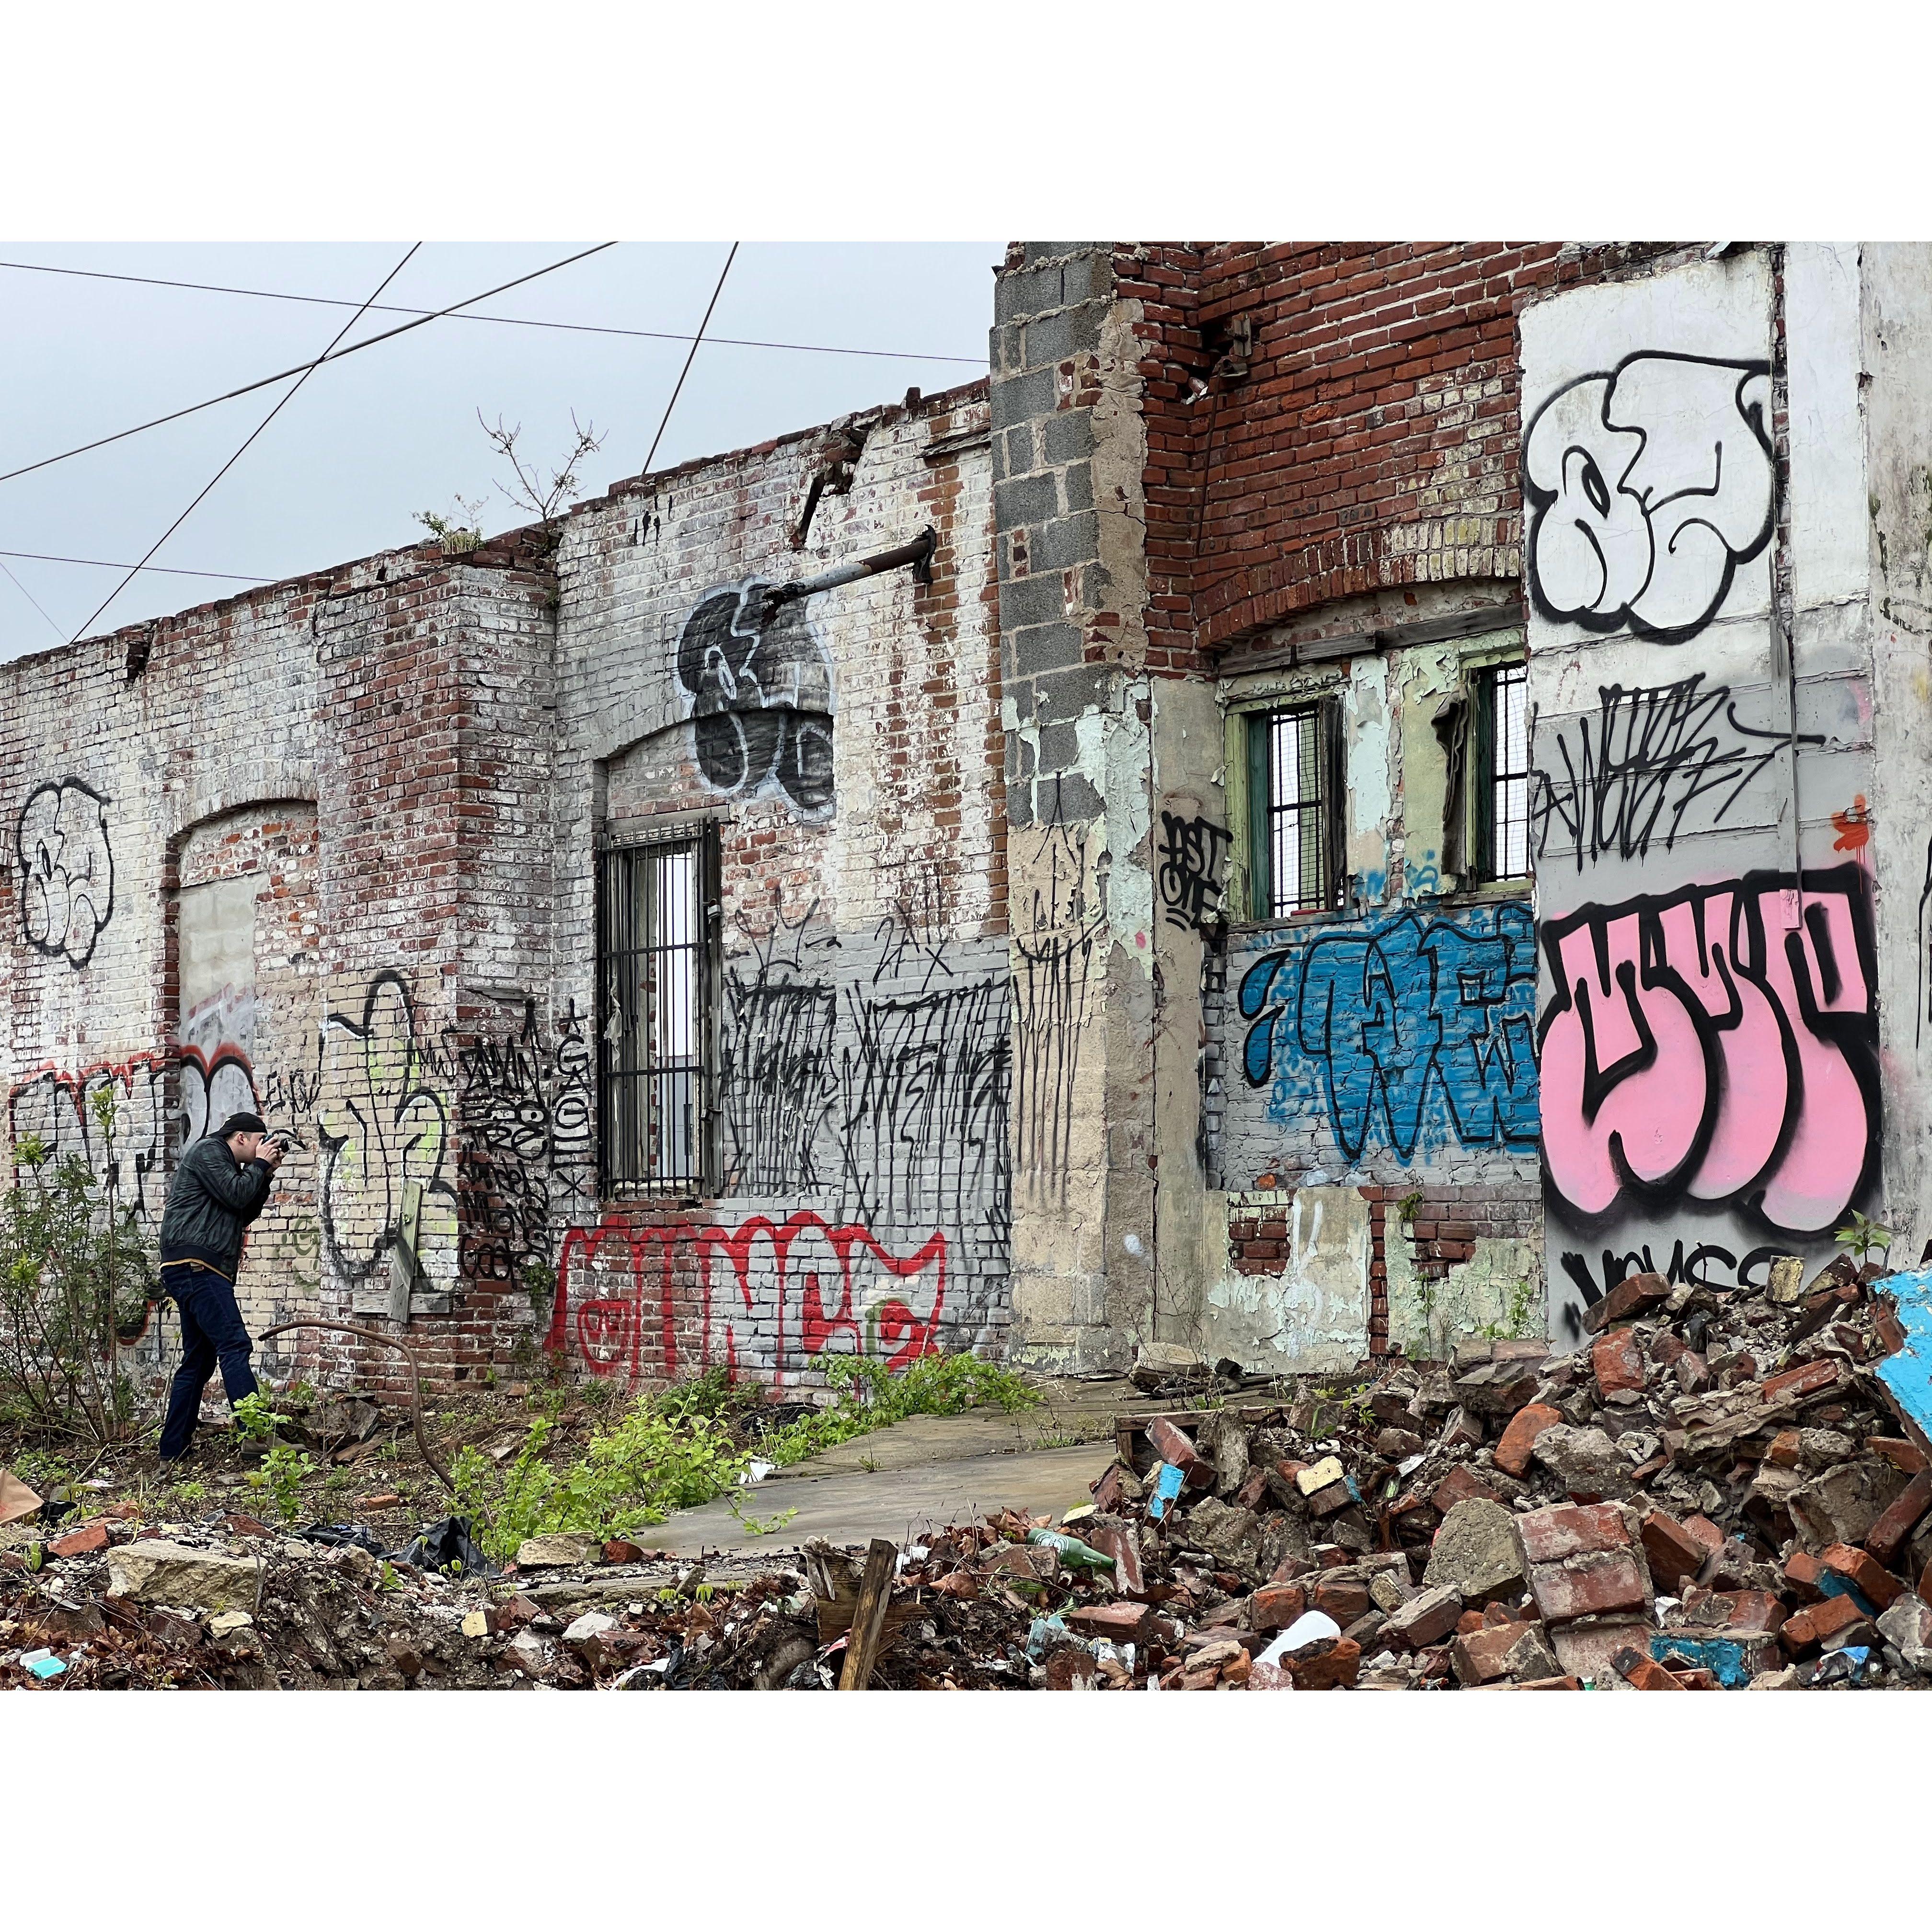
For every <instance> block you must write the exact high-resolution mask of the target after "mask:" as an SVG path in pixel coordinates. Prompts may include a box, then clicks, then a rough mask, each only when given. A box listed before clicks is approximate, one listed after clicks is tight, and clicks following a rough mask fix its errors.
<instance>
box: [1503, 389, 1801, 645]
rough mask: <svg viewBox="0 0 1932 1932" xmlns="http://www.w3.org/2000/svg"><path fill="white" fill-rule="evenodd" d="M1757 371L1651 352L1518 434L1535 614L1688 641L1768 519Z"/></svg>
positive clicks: (1767, 460)
mask: <svg viewBox="0 0 1932 1932" xmlns="http://www.w3.org/2000/svg"><path fill="white" fill-rule="evenodd" d="M1770 413H1771V368H1770V365H1769V364H1768V363H1766V362H1718V361H1715V360H1714V359H1712V358H1710V357H1708V356H1679V355H1674V354H1667V353H1664V352H1662V351H1646V352H1643V353H1638V354H1637V355H1633V356H1625V358H1624V359H1623V360H1622V362H1619V364H1618V365H1616V368H1614V369H1604V370H1598V371H1592V373H1591V374H1589V375H1586V376H1579V377H1577V378H1576V379H1575V380H1574V381H1573V382H1570V383H1565V385H1564V386H1563V387H1562V389H1559V390H1558V391H1556V393H1555V394H1554V395H1551V396H1549V397H1547V398H1545V399H1544V401H1543V402H1542V403H1541V404H1539V405H1538V407H1537V409H1536V410H1535V412H1534V413H1532V415H1531V416H1530V419H1529V427H1528V428H1526V429H1525V431H1523V497H1524V500H1525V502H1526V504H1527V505H1528V507H1529V512H1530V524H1529V541H1528V542H1527V544H1526V546H1525V550H1526V557H1525V561H1526V563H1527V564H1528V566H1529V590H1530V596H1531V598H1532V601H1533V602H1534V603H1535V606H1536V608H1537V610H1538V612H1539V613H1541V615H1542V616H1544V617H1545V618H1547V619H1549V620H1550V622H1559V623H1560V622H1569V623H1574V624H1577V625H1580V627H1581V628H1583V629H1584V630H1586V631H1592V632H1595V633H1598V634H1602V633H1604V632H1607V631H1619V630H1622V629H1624V628H1628V629H1629V630H1630V631H1631V634H1632V635H1633V636H1635V637H1652V638H1655V639H1656V640H1658V642H1659V643H1667V644H1676V643H1683V642H1684V641H1685V640H1686V639H1688V638H1691V637H1695V636H1696V635H1697V633H1698V632H1699V631H1701V630H1703V628H1704V626H1705V625H1706V624H1708V623H1709V622H1710V621H1711V619H1712V618H1713V617H1714V616H1716V615H1717V613H1718V611H1719V610H1721V608H1722V607H1723V606H1724V599H1725V598H1726V597H1727V595H1729V594H1730V588H1731V580H1732V579H1733V577H1735V576H1736V574H1737V570H1738V567H1739V565H1741V564H1745V563H1748V562H1750V561H1751V559H1752V558H1754V556H1757V554H1758V553H1760V551H1761V550H1763V548H1764V547H1765V545H1766V544H1768V543H1769V541H1771V533H1772V526H1773V523H1774V522H1775V516H1776V503H1777V488H1776V479H1775V475H1774V472H1773V469H1772V450H1771V431H1770V426H1769V417H1770Z"/></svg>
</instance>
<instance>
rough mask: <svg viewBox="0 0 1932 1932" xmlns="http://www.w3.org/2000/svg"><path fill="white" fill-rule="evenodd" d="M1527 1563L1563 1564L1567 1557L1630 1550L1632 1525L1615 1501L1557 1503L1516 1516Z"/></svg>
mask: <svg viewBox="0 0 1932 1932" xmlns="http://www.w3.org/2000/svg"><path fill="white" fill-rule="evenodd" d="M1516 1532H1517V1538H1518V1540H1519V1541H1520V1543H1521V1544H1522V1546H1523V1561H1524V1562H1526V1563H1560V1562H1562V1560H1563V1559H1565V1557H1566V1556H1585V1555H1588V1554H1589V1553H1592V1552H1594V1551H1599V1550H1628V1548H1629V1547H1630V1542H1631V1537H1630V1526H1629V1523H1628V1521H1627V1520H1625V1515H1624V1512H1623V1511H1622V1509H1621V1508H1619V1506H1618V1505H1616V1504H1615V1503H1559V1504H1557V1505H1555V1506H1554V1507H1553V1508H1550V1509H1540V1510H1529V1511H1525V1512H1524V1514H1522V1515H1520V1516H1519V1517H1517V1519H1516Z"/></svg>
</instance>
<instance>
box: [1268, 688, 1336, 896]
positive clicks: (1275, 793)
mask: <svg viewBox="0 0 1932 1932" xmlns="http://www.w3.org/2000/svg"><path fill="white" fill-rule="evenodd" d="M1321 722H1322V712H1321V707H1320V706H1319V705H1307V706H1303V707H1302V708H1301V709H1298V710H1295V711H1278V712H1275V713H1274V715H1272V716H1271V718H1269V719H1268V851H1269V858H1270V861H1271V866H1272V869H1273V871H1274V895H1273V903H1272V904H1271V906H1270V907H1269V911H1270V913H1271V916H1274V917H1277V918H1279V917H1280V916H1283V915H1284V914H1286V913H1295V912H1306V911H1309V910H1317V909H1319V908H1320V907H1322V905H1324V904H1325V903H1326V898H1325V892H1324V880H1323V874H1324V873H1325V870H1326V865H1325V832H1326V821H1325V811H1324V808H1323V799H1322V755H1321Z"/></svg>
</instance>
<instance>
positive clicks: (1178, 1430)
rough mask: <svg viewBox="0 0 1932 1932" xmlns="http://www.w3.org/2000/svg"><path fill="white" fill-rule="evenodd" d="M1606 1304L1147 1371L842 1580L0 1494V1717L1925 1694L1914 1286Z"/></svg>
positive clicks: (1794, 1269) (1646, 1292)
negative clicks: (1136, 1698) (1074, 1491)
mask: <svg viewBox="0 0 1932 1932" xmlns="http://www.w3.org/2000/svg"><path fill="white" fill-rule="evenodd" d="M1888 1282H1890V1283H1891V1288H1888V1285H1887V1284H1888ZM1894 1290H1896V1291H1897V1294H1898V1295H1899V1296H1900V1298H1901V1299H1902V1300H1903V1301H1904V1303H1905V1304H1906V1307H1905V1313H1906V1318H1907V1319H1906V1321H1902V1320H1901V1316H1900V1301H1895V1300H1894ZM1907 1321H1909V1322H1910V1323H1911V1324H1913V1326H1912V1328H1911V1330H1910V1332H1911V1334H1912V1337H1914V1340H1915V1344H1916V1352H1913V1351H1912V1350H1909V1349H1908V1350H1906V1352H1905V1353H1903V1354H1902V1355H1901V1354H1900V1350H1901V1349H1904V1348H1905V1345H1906V1334H1907ZM1584 1326H1585V1329H1586V1331H1587V1332H1586V1333H1585V1334H1583V1337H1581V1343H1582V1346H1579V1347H1578V1348H1577V1349H1575V1350H1574V1351H1573V1352H1564V1353H1553V1352H1551V1351H1550V1349H1549V1348H1548V1347H1547V1345H1544V1344H1543V1343H1535V1342H1529V1341H1510V1340H1501V1341H1494V1342H1478V1343H1472V1344H1470V1345H1469V1346H1464V1347H1463V1348H1461V1349H1458V1350H1457V1352H1456V1355H1455V1356H1454V1359H1453V1360H1451V1361H1447V1362H1425V1361H1408V1360H1404V1359H1403V1358H1392V1359H1391V1360H1388V1361H1385V1362H1382V1363H1381V1364H1377V1365H1376V1372H1375V1373H1373V1376H1369V1377H1367V1378H1366V1379H1358V1380H1355V1381H1352V1382H1343V1384H1340V1385H1332V1386H1323V1385H1321V1384H1320V1383H1319V1381H1318V1380H1316V1379H1311V1378H1304V1379H1302V1380H1301V1382H1300V1383H1299V1384H1298V1385H1293V1388H1292V1390H1291V1391H1290V1392H1289V1394H1287V1395H1286V1398H1284V1397H1283V1394H1282V1393H1281V1391H1280V1385H1277V1386H1276V1388H1275V1389H1274V1391H1272V1392H1271V1394H1268V1395H1265V1396H1258V1397H1257V1398H1256V1400H1253V1401H1250V1399H1249V1391H1248V1388H1247V1385H1246V1384H1245V1383H1244V1382H1242V1380H1241V1378H1240V1376H1239V1372H1238V1370H1234V1365H1232V1364H1228V1365H1224V1367H1226V1368H1227V1369H1229V1370H1233V1373H1232V1374H1223V1373H1221V1372H1220V1370H1215V1371H1212V1372H1210V1371H1208V1370H1206V1369H1205V1365H1197V1366H1196V1367H1190V1366H1189V1365H1188V1364H1184V1363H1181V1362H1180V1361H1178V1360H1176V1361H1167V1360H1166V1359H1163V1360H1162V1361H1158V1362H1153V1363H1150V1364H1148V1366H1147V1377H1146V1378H1144V1379H1150V1378H1151V1379H1157V1380H1158V1381H1159V1382H1160V1384H1161V1385H1162V1386H1163V1388H1168V1387H1172V1388H1178V1389H1182V1390H1185V1391H1189V1394H1188V1395H1187V1397H1186V1398H1184V1399H1186V1400H1192V1401H1193V1402H1194V1403H1196V1404H1197V1405H1199V1406H1195V1407H1192V1408H1179V1409H1175V1410H1174V1411H1172V1412H1168V1413H1163V1414H1158V1415H1152V1416H1149V1417H1143V1418H1130V1419H1127V1420H1124V1421H1122V1422H1121V1424H1120V1426H1119V1430H1118V1447H1119V1450H1120V1454H1118V1457H1117V1458H1116V1460H1115V1462H1114V1463H1112V1466H1110V1467H1109V1469H1107V1470H1106V1472H1104V1473H1103V1475H1101V1477H1100V1478H1099V1479H1098V1480H1097V1481H1096V1482H1095V1484H1094V1486H1093V1500H1092V1502H1091V1504H1088V1505H1085V1506H1083V1507H1082V1508H1079V1509H1077V1510H1074V1511H1070V1512H1068V1514H1067V1516H1066V1517H1064V1518H1063V1519H1062V1520H1061V1523H1060V1525H1059V1526H1058V1528H1057V1529H1055V1528H1054V1527H1052V1526H1051V1523H1050V1519H1049V1518H1046V1517H1031V1518H1030V1517H1025V1516H1022V1515H1019V1514H1015V1513H1013V1512H1010V1511H1009V1512H1006V1513H1004V1514H1000V1515H997V1516H995V1517H989V1518H988V1519H986V1520H984V1521H982V1522H980V1523H971V1524H964V1525H957V1526H953V1527H950V1528H948V1529H943V1530H937V1531H933V1532H929V1533H927V1534H925V1535H921V1536H919V1537H917V1538H914V1539H913V1541H910V1543H908V1544H907V1546H906V1547H904V1548H903V1549H900V1550H893V1549H892V1547H891V1546H889V1544H883V1543H880V1544H875V1545H874V1547H873V1550H871V1552H870V1553H867V1556H868V1565H867V1567H865V1568H862V1565H861V1564H860V1562H859V1559H858V1556H856V1555H855V1554H854V1553H850V1552H845V1551H841V1550H835V1549H832V1548H831V1547H828V1546H826V1545H825V1544H812V1545H810V1546H808V1547H807V1548H806V1549H805V1550H804V1551H802V1552H801V1553H796V1555H795V1556H787V1557H786V1558H784V1559H783V1560H778V1559H775V1558H771V1557H766V1556H763V1554H762V1553H760V1554H759V1555H757V1556H733V1557H725V1558H717V1557H713V1558H711V1559H708V1560H707V1562H706V1563H704V1564H697V1563H691V1562H676V1561H673V1560H669V1559H662V1558H652V1557H649V1556H646V1553H644V1552H643V1550H640V1549H638V1548H637V1547H635V1546H634V1545H632V1544H628V1543H626V1542H622V1541H613V1542H609V1543H604V1544H598V1543H596V1542H595V1541H592V1539H589V1538H584V1537H580V1536H547V1537H539V1538H532V1539H530V1540H529V1541H526V1543H525V1544H523V1546H522V1547H521V1548H520V1549H519V1550H517V1553H516V1561H515V1562H514V1564H512V1565H508V1566H507V1567H506V1568H505V1570H504V1571H502V1572H499V1573H495V1574H482V1572H481V1567H480V1566H481V1557H480V1553H478V1552H476V1551H475V1548H474V1546H473V1545H472V1544H469V1543H468V1541H467V1539H466V1532H465V1530H464V1528H463V1526H462V1525H461V1524H460V1523H455V1522H454V1521H452V1520H446V1521H445V1522H444V1523H441V1524H440V1525H436V1526H431V1528H430V1529H428V1530H427V1531H425V1533H424V1534H423V1535H422V1536H420V1537H419V1538H417V1539H416V1541H414V1542H413V1543H412V1544H409V1545H408V1546H407V1547H406V1548H405V1549H404V1550H387V1551H386V1550H384V1549H383V1547H382V1545H381V1544H380V1543H378V1542H377V1541H376V1539H375V1538H374V1535H372V1534H371V1532H368V1531H367V1530H366V1529H362V1528H361V1527H359V1526H342V1525H337V1526H325V1525H316V1526H311V1527H310V1528H309V1529H307V1530H305V1531H304V1532H300V1533H299V1534H296V1535H290V1534H287V1533H285V1532H278V1531H272V1530H270V1529H267V1528H266V1526H264V1525H263V1524H262V1523H259V1522H257V1521H255V1520H253V1519H251V1518H249V1517H243V1516H239V1515H233V1514H230V1515H228V1516H225V1517H218V1518H216V1519H214V1520H211V1521H210V1522H208V1523H205V1524H202V1525H200V1526H186V1525H181V1524H175V1523H162V1524H160V1525H157V1526H145V1525H143V1524H142V1523H140V1522H139V1520H137V1517H136V1511H135V1506H134V1505H132V1504H131V1503H121V1504H118V1505H114V1506H113V1508H110V1509H109V1510H107V1511H104V1513H103V1514H101V1515H99V1516H97V1517H93V1518H92V1519H89V1520H79V1519H78V1517H76V1518H75V1519H74V1520H64V1521H63V1522H62V1523H59V1524H46V1525H37V1524H36V1523H35V1522H34V1517H35V1515H36V1514H37V1512H38V1511H39V1510H40V1503H39V1499H37V1498H35V1497H34V1496H32V1495H31V1493H29V1492H28V1491H26V1490H25V1489H24V1488H23V1487H22V1486H20V1485H19V1484H17V1483H12V1482H11V1479H10V1478H5V1477H4V1475H3V1474H0V1688H11V1687H14V1686H24V1685H33V1686H37V1687H39V1688H62V1689H65V1688H92V1687H103V1688H111V1687H120V1686H131V1687H143V1686H150V1685H167V1684H174V1685H184V1686H187V1685H205V1686H208V1687H210V1688H309V1687H317V1688H320V1687H328V1688H338V1687H340V1688H347V1687H349V1686H352V1685H353V1686H360V1687H362V1688H372V1689H373V1688H397V1689H400V1688H432V1687H437V1688H539V1687H547V1688H555V1689H625V1690H646V1689H658V1688H664V1689H679V1690H685V1689H697V1690H705V1689H749V1688H757V1689H764V1690H776V1689H795V1690H805V1689H830V1688H834V1687H835V1685H842V1688H858V1687H857V1685H856V1681H855V1680H856V1679H857V1678H858V1677H859V1676H860V1675H861V1674H865V1675H866V1676H867V1678H868V1684H869V1685H870V1686H871V1688H886V1689H924V1690H937V1689H957V1690H971V1689H993V1688H1010V1689H1028V1688H1033V1689H1053V1690H1087V1689H1091V1690H1103V1691H1105V1690H1130V1689H1135V1690H1138V1689H1150V1690H1151V1689H1156V1688H1158V1689H1162V1690H1235V1689H1247V1690H1263V1689H1268V1690H1304V1691H1308V1690H1331V1689H1349V1688H1356V1689H1389V1690H1409V1689H1421V1690H1438V1689H1439V1690H1456V1689H1472V1690H1503V1689H1521V1690H1534V1689H1545V1690H1556V1689H1578V1688H1583V1687H1585V1686H1591V1687H1594V1688H1608V1689H1613V1690H1614V1689H1628V1688H1634V1689H1637V1690H1659V1691H1672V1690H1709V1689H1717V1688H1724V1689H1731V1688H1742V1687H1747V1686H1748V1687H1750V1688H1814V1687H1816V1688H1828V1687H1834V1686H1843V1687H1847V1688H1849V1687H1863V1686H1899V1687H1903V1688H1924V1687H1925V1686H1926V1685H1932V1609H1928V1607H1927V1605H1928V1604H1932V1468H1928V1457H1927V1440H1926V1438H1925V1436H1924V1433H1922V1431H1921V1427H1920V1424H1921V1422H1922V1421H1923V1420H1924V1416H1925V1415H1926V1414H1927V1413H1928V1412H1932V1395H1928V1391H1932V1383H1927V1382H1926V1377H1925V1374H1924V1370H1925V1366H1926V1365H1925V1361H1924V1359H1922V1358H1924V1357H1925V1356H1926V1355H1927V1349H1926V1348H1925V1346H1924V1343H1925V1340H1926V1337H1927V1334H1932V1277H1927V1276H1912V1277H1887V1276H1885V1275H1883V1274H1880V1273H1879V1271H1876V1270H1875V1269H1872V1268H1864V1269H1863V1270H1861V1269H1859V1268H1857V1267H1855V1265H1853V1264H1852V1262H1851V1261H1850V1260H1849V1259H1842V1260H1841V1261H1839V1262H1835V1263H1833V1264H1832V1265H1831V1266H1830V1267H1829V1268H1826V1269H1825V1270H1824V1271H1822V1272H1821V1273H1820V1274H1819V1275H1818V1276H1817V1277H1816V1278H1814V1280H1812V1281H1811V1282H1810V1283H1805V1282H1804V1281H1803V1280H1802V1268H1800V1266H1799V1264H1798V1263H1797V1262H1795V1261H1790V1260H1781V1261H1778V1262H1775V1263H1774V1264H1773V1265H1772V1267H1771V1268H1770V1270H1769V1280H1767V1282H1766V1283H1765V1285H1764V1286H1762V1287H1759V1288H1739V1289H1715V1288H1711V1287H1708V1286H1702V1285H1698V1284H1690V1283H1687V1284H1681V1285H1679V1286H1672V1285H1671V1284H1670V1283H1668V1282H1667V1281H1665V1280H1664V1279H1663V1278H1662V1277H1660V1276H1658V1275H1655V1274H1643V1275H1637V1276H1633V1277H1629V1278H1628V1279H1627V1280H1624V1281H1622V1282H1620V1283H1618V1284H1617V1285H1616V1286H1615V1287H1614V1288H1613V1289H1611V1290H1610V1292H1609V1293H1608V1294H1607V1295H1605V1296H1604V1298H1602V1299H1601V1301H1598V1303H1597V1304H1596V1305H1595V1307H1593V1308H1592V1309H1591V1310H1590V1311H1589V1314H1588V1316H1586V1319H1585V1323H1584ZM1168 1354H1169V1355H1178V1352H1175V1351H1172V1350H1170V1351H1169V1352H1168ZM1881 1371H1882V1372H1881ZM1908 1371H1909V1373H1908ZM1921 1384H1924V1385H1925V1387H1924V1388H1921V1386H1920V1385H1921ZM1895 1387H1904V1388H1908V1389H1909V1391H1912V1393H1910V1394H1909V1397H1908V1398H1907V1399H1906V1403H1905V1405H1904V1406H1901V1402H1900V1398H1899V1397H1897V1396H1895V1395H1894V1388H1895ZM1162 1399H1163V1400H1166V1396H1165V1395H1163V1397H1162ZM9 1485H10V1487H9ZM383 1500H392V1499H383ZM452 1559H455V1560H454V1561H452ZM841 1673H842V1676H841Z"/></svg>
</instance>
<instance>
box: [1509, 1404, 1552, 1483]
mask: <svg viewBox="0 0 1932 1932" xmlns="http://www.w3.org/2000/svg"><path fill="white" fill-rule="evenodd" d="M1562 1420H1563V1415H1562V1411H1561V1410H1560V1409H1552V1408H1551V1407H1550V1405H1549V1404H1548V1403H1542V1402H1533V1403H1530V1404H1529V1406H1528V1407H1527V1408H1525V1409H1518V1410H1517V1412H1516V1413H1515V1415H1513V1416H1511V1418H1510V1420H1509V1427H1508V1428H1506V1429H1505V1430H1504V1431H1503V1433H1502V1440H1501V1441H1500V1442H1498V1443H1497V1445H1496V1454H1495V1462H1496V1467H1497V1468H1498V1469H1500V1470H1502V1472H1503V1473H1504V1474H1505V1475H1509V1476H1520V1475H1523V1472H1525V1471H1526V1470H1527V1469H1529V1457H1530V1450H1531V1448H1532V1445H1534V1444H1535V1441H1536V1439H1537V1438H1538V1436H1541V1434H1542V1433H1543V1432H1544V1430H1546V1429H1554V1428H1556V1427H1558V1425H1559V1424H1561V1423H1562Z"/></svg>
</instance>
